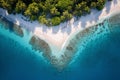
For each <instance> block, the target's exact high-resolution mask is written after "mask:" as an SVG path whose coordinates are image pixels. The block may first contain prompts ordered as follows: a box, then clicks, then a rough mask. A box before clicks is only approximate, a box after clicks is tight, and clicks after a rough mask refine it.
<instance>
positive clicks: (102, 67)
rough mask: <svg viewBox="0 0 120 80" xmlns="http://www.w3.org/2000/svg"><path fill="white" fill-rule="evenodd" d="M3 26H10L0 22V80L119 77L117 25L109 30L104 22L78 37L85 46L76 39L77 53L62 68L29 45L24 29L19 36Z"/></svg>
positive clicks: (111, 79) (119, 28)
mask: <svg viewBox="0 0 120 80" xmlns="http://www.w3.org/2000/svg"><path fill="white" fill-rule="evenodd" d="M4 26H11V25H6V24H5V23H4V22H2V21H0V80H120V25H115V27H114V28H112V31H109V30H108V23H107V22H104V25H102V26H99V27H100V28H97V29H95V30H96V31H95V32H93V33H90V34H89V35H88V36H85V37H81V40H83V41H84V43H85V44H84V46H83V44H81V40H80V42H79V41H78V42H79V44H78V45H77V46H78V51H77V53H76V55H75V56H74V58H73V60H72V61H71V63H70V64H69V66H68V67H67V68H65V69H64V70H62V71H58V70H56V69H55V68H54V67H53V66H51V65H50V63H49V62H47V61H46V60H45V59H44V58H43V57H41V54H42V52H41V53H39V52H37V51H34V50H33V49H32V48H31V46H30V45H29V39H30V36H31V35H32V34H31V33H28V32H26V31H24V33H25V34H24V37H23V38H21V37H19V36H17V35H15V34H14V33H13V32H12V31H11V30H6V29H5V28H4ZM101 27H102V29H101ZM103 27H104V28H103ZM99 32H101V33H99Z"/></svg>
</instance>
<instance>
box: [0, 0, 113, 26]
mask: <svg viewBox="0 0 120 80" xmlns="http://www.w3.org/2000/svg"><path fill="white" fill-rule="evenodd" d="M106 1H107V0H0V7H2V8H4V9H7V10H8V12H9V13H12V12H15V13H22V14H23V15H25V16H26V17H28V18H29V19H30V20H38V21H39V22H40V23H42V24H46V25H58V24H60V23H61V22H64V21H67V20H70V19H71V18H72V16H76V17H80V16H82V15H86V14H88V13H90V9H91V8H96V9H98V10H101V9H103V7H104V5H105V2H106ZM109 1H111V0H109Z"/></svg>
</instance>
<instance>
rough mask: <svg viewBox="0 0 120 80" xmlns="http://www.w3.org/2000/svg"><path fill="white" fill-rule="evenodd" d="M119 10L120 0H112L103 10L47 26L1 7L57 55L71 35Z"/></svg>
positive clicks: (3, 13)
mask: <svg viewBox="0 0 120 80" xmlns="http://www.w3.org/2000/svg"><path fill="white" fill-rule="evenodd" d="M118 11H120V0H112V1H111V2H107V3H106V5H105V7H104V9H103V10H102V11H97V10H91V13H90V14H88V15H86V16H82V17H80V18H79V19H78V20H75V18H72V19H71V20H70V21H68V22H64V23H61V24H60V25H58V26H55V27H47V26H45V25H42V24H40V23H39V22H38V21H33V22H30V21H26V20H25V19H26V18H25V17H24V16H22V15H21V14H16V15H13V14H8V13H7V11H6V10H3V9H1V8H0V14H1V15H3V16H4V17H6V18H7V19H9V20H10V21H13V22H14V23H16V24H17V25H20V26H22V27H23V28H25V29H27V30H29V31H31V32H33V34H34V35H36V36H38V37H39V38H41V39H43V40H44V41H46V42H47V43H48V44H49V45H50V47H51V49H52V51H53V52H52V53H53V55H55V56H58V55H60V54H61V52H60V51H61V50H62V49H63V48H64V46H65V45H66V42H69V39H70V38H71V36H74V35H75V34H76V32H78V31H81V30H84V29H85V28H88V27H90V26H92V25H95V24H96V22H98V21H99V20H101V19H104V18H105V17H108V16H109V15H110V14H112V13H115V12H118Z"/></svg>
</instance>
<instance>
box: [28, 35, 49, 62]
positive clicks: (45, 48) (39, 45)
mask: <svg viewBox="0 0 120 80" xmlns="http://www.w3.org/2000/svg"><path fill="white" fill-rule="evenodd" d="M29 43H30V44H31V45H32V48H33V49H35V50H38V51H40V52H41V51H42V52H43V56H44V57H46V58H47V59H48V60H50V59H51V49H50V47H49V45H48V44H47V43H46V42H45V41H44V40H42V39H40V38H38V37H37V36H32V38H31V40H30V42H29Z"/></svg>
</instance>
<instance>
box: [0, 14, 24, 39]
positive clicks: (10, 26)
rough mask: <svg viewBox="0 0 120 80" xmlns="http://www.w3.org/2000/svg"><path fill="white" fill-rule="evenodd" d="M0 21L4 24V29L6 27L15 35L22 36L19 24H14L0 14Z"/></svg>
mask: <svg viewBox="0 0 120 80" xmlns="http://www.w3.org/2000/svg"><path fill="white" fill-rule="evenodd" d="M0 21H1V22H2V24H3V25H4V28H5V29H8V30H9V31H11V32H14V33H15V34H16V35H18V36H20V37H23V36H24V33H23V30H22V28H21V27H20V26H18V25H16V24H14V23H13V22H12V21H9V20H8V19H7V18H5V17H3V16H0Z"/></svg>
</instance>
